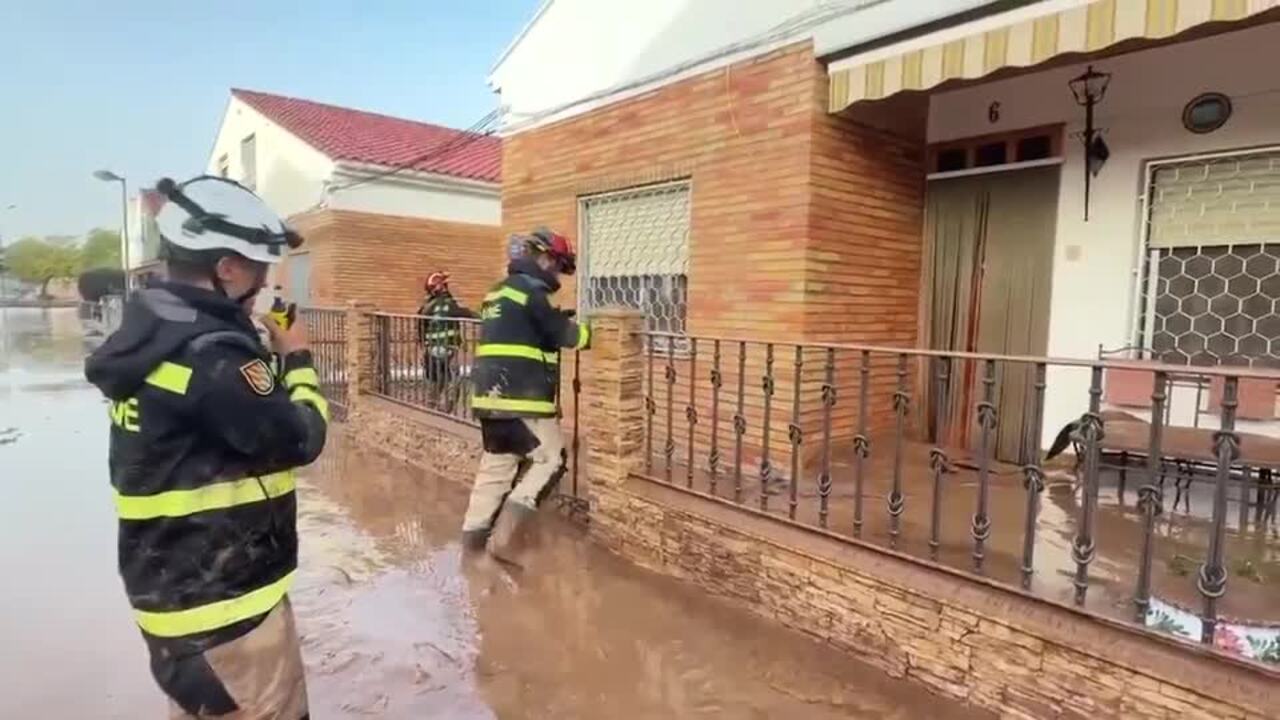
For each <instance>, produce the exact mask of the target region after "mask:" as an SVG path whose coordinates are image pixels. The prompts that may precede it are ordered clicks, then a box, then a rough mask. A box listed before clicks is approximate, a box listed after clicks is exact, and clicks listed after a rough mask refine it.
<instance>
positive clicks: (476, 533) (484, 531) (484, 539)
mask: <svg viewBox="0 0 1280 720" xmlns="http://www.w3.org/2000/svg"><path fill="white" fill-rule="evenodd" d="M488 542H489V528H480V529H478V530H463V531H462V551H463V552H464V553H467V554H475V553H478V552H480V551H482V550H484V546H485V545H486V544H487V543H488Z"/></svg>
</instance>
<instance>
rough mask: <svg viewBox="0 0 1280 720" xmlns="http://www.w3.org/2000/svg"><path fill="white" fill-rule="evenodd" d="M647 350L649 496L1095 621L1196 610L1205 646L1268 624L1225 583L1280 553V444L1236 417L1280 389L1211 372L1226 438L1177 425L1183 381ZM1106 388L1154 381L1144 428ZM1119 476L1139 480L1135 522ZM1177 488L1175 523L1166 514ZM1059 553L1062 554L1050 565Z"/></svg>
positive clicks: (921, 356) (1104, 368)
mask: <svg viewBox="0 0 1280 720" xmlns="http://www.w3.org/2000/svg"><path fill="white" fill-rule="evenodd" d="M645 335H646V336H647V337H646V340H647V342H645V343H644V355H643V358H642V361H643V362H644V363H645V364H646V368H645V370H644V371H643V373H642V376H643V377H644V378H645V380H644V407H645V411H646V413H647V420H646V422H645V424H644V426H643V427H644V433H645V438H644V442H643V447H644V451H645V453H646V458H645V462H644V463H643V464H642V467H643V471H642V475H644V476H646V477H648V478H649V479H651V480H654V481H656V482H662V483H668V484H671V485H673V486H674V487H678V488H682V489H685V490H691V491H693V492H695V493H698V494H700V495H703V496H706V497H708V498H711V499H714V500H717V501H720V502H724V503H728V504H731V505H736V506H740V507H742V508H744V509H748V510H751V511H754V512H756V513H764V514H767V515H770V516H772V517H775V518H777V519H778V520H780V521H783V522H788V523H795V524H798V525H803V526H809V527H812V528H816V529H818V530H820V531H822V532H825V533H827V534H830V535H833V536H837V537H841V538H844V539H847V540H853V541H856V540H858V539H861V540H862V541H865V542H872V543H876V544H883V545H885V546H887V547H889V548H891V549H896V550H898V551H899V552H906V553H910V554H917V555H919V556H921V557H923V558H927V559H929V560H932V561H936V562H940V563H943V564H946V565H949V566H952V567H954V568H956V569H958V570H962V571H965V572H969V573H973V574H977V575H982V576H985V577H987V578H989V579H991V580H994V581H997V582H1003V583H1007V584H1009V585H1012V586H1015V587H1019V588H1021V589H1023V590H1027V591H1031V592H1033V593H1038V594H1042V595H1047V596H1051V597H1055V598H1056V597H1064V598H1070V600H1071V601H1072V602H1074V603H1075V604H1077V605H1079V606H1081V607H1084V608H1086V609H1088V610H1090V611H1092V612H1101V613H1109V612H1114V608H1115V607H1125V606H1128V607H1131V608H1133V611H1132V612H1126V613H1125V616H1126V617H1127V618H1129V619H1136V620H1137V621H1138V622H1140V623H1146V624H1148V625H1154V624H1156V623H1155V622H1154V620H1153V617H1154V615H1153V611H1152V610H1151V601H1152V598H1153V597H1155V596H1156V593H1157V592H1158V593H1159V594H1160V597H1162V598H1164V599H1165V600H1166V601H1167V603H1166V604H1169V603H1172V604H1180V605H1182V606H1192V605H1195V606H1198V607H1199V608H1200V610H1199V617H1200V618H1201V621H1202V623H1203V627H1204V631H1203V632H1204V636H1203V638H1202V639H1203V641H1204V642H1211V641H1212V640H1213V633H1214V632H1215V630H1214V627H1215V626H1216V624H1218V623H1220V618H1221V617H1222V615H1223V614H1224V608H1228V610H1227V611H1226V612H1227V614H1231V610H1230V609H1231V608H1245V609H1246V610H1245V611H1243V612H1247V611H1248V610H1247V609H1248V608H1256V607H1257V606H1258V603H1256V602H1252V600H1253V599H1256V597H1257V595H1258V593H1259V592H1264V589H1263V588H1264V586H1262V585H1258V584H1257V583H1251V582H1249V581H1247V580H1240V581H1237V582H1231V581H1229V576H1231V575H1232V574H1233V572H1232V570H1231V568H1232V567H1237V568H1243V567H1247V566H1248V565H1249V563H1250V562H1251V557H1254V556H1256V555H1257V554H1258V553H1260V552H1262V553H1263V554H1265V553H1267V552H1269V553H1272V554H1274V553H1275V552H1276V551H1277V550H1278V549H1280V548H1278V547H1277V539H1276V535H1275V529H1274V528H1275V523H1276V519H1275V516H1276V512H1275V511H1276V504H1277V498H1278V497H1280V486H1277V484H1276V483H1275V482H1274V480H1273V475H1274V471H1277V470H1280V439H1276V440H1271V439H1269V438H1266V437H1263V436H1261V435H1247V436H1242V435H1241V434H1240V433H1239V432H1238V431H1237V430H1236V421H1235V417H1234V415H1235V405H1236V403H1238V392H1239V387H1240V380H1242V379H1249V380H1250V381H1257V380H1260V379H1261V380H1269V381H1271V382H1272V383H1273V384H1274V383H1280V372H1276V371H1270V370H1263V369H1249V368H1235V367H1218V368H1204V369H1203V372H1205V373H1206V374H1208V375H1210V376H1218V377H1221V378H1222V379H1223V382H1224V387H1225V390H1224V392H1223V394H1222V399H1221V403H1220V407H1219V408H1217V409H1216V410H1211V411H1210V414H1213V415H1217V417H1218V420H1217V424H1218V430H1217V431H1216V432H1214V431H1212V430H1209V429H1203V430H1202V429H1198V428H1193V427H1178V426H1171V425H1169V420H1168V415H1167V413H1166V412H1165V409H1166V403H1167V401H1168V397H1167V386H1168V382H1169V376H1170V374H1171V373H1174V372H1176V370H1177V368H1176V367H1172V366H1162V365H1153V364H1151V363H1138V362H1131V361H1101V360H1098V361H1090V360H1063V359H1053V358H1040V357H1010V356H999V355H988V354H975V353H954V352H935V351H925V350H904V349H900V348H878V347H864V346H854V345H824V344H798V343H771V342H761V341H754V340H743V339H737V338H713V337H689V338H687V344H686V345H684V346H683V347H678V346H676V344H675V343H673V342H670V340H671V339H672V338H673V336H672V335H670V334H666V333H645ZM708 348H709V349H710V361H709V362H708V361H707V360H706V355H707V349H708ZM708 365H709V366H710V367H707V366H708ZM788 366H789V367H788ZM1113 370H1123V371H1127V372H1132V371H1135V370H1141V371H1145V372H1147V373H1148V374H1149V375H1150V377H1151V382H1152V391H1151V395H1150V397H1151V407H1150V408H1149V410H1145V411H1135V412H1125V411H1116V410H1114V409H1111V408H1109V407H1107V406H1104V404H1103V387H1104V384H1105V383H1106V381H1107V377H1108V375H1107V373H1108V372H1109V371H1113ZM1051 379H1052V380H1053V381H1054V385H1051V383H1050V380H1051ZM1059 386H1060V387H1059ZM846 399H847V400H846ZM677 405H682V406H683V412H682V413H677V412H676V410H677ZM1067 408H1070V411H1069V413H1068V414H1064V410H1065V409H1067ZM680 415H683V417H684V420H683V422H682V421H681V420H680V419H679V418H680ZM658 418H660V419H661V421H660V422H655V419H658ZM708 418H709V420H708ZM1046 422H1049V423H1054V424H1056V427H1054V426H1051V427H1049V428H1046V427H1045V424H1046ZM1063 423H1066V425H1067V426H1066V427H1065V428H1064V429H1063V431H1062V432H1061V433H1055V432H1054V431H1055V430H1057V427H1061V426H1062V424H1063ZM784 424H785V426H786V428H787V431H786V433H779V432H775V430H776V429H777V428H778V427H781V426H782V425H784ZM1046 430H1048V431H1049V432H1048V433H1046ZM727 433H729V434H727ZM1055 434H1056V435H1057V436H1058V437H1056V438H1055ZM1171 435H1173V436H1174V437H1175V439H1176V441H1177V442H1176V443H1171V442H1170V439H1169V438H1170V436H1171ZM730 438H731V439H732V443H733V446H732V450H731V451H730V452H726V451H727V450H728V448H727V446H726V443H727V442H728V441H729V440H730ZM810 438H814V440H810ZM1054 439H1058V440H1061V441H1062V442H1063V443H1065V444H1066V445H1067V447H1068V449H1070V448H1072V447H1074V454H1075V457H1076V462H1075V463H1074V464H1073V463H1072V462H1070V460H1069V458H1070V455H1071V453H1070V452H1068V453H1064V454H1063V456H1062V458H1059V459H1055V460H1054V461H1053V462H1052V463H1049V464H1048V465H1047V466H1046V463H1045V459H1044V453H1043V451H1042V449H1041V448H1042V447H1044V446H1045V445H1048V444H1049V441H1051V440H1054ZM881 448H882V449H883V451H880V449H881ZM1131 462H1136V463H1137V464H1136V465H1131ZM1273 462H1274V463H1276V465H1275V466H1274V467H1273V466H1272V465H1270V464H1269V463H1273ZM1122 472H1128V473H1135V474H1140V475H1143V476H1144V477H1143V480H1142V484H1141V489H1140V491H1139V497H1138V502H1137V504H1136V505H1135V506H1133V507H1132V508H1127V507H1126V505H1125V503H1126V499H1125V496H1124V494H1123V492H1122V491H1121V490H1120V489H1119V486H1120V482H1121V481H1120V474H1121V473H1122ZM784 475H785V476H784ZM1170 478H1172V479H1173V480H1174V485H1175V489H1176V490H1177V498H1178V499H1181V500H1182V501H1183V506H1184V508H1185V509H1184V510H1183V511H1182V512H1177V507H1176V505H1175V507H1174V508H1172V509H1171V508H1169V507H1168V504H1167V503H1166V502H1165V499H1164V496H1165V493H1164V489H1165V486H1166V482H1167V480H1168V479H1170ZM726 482H728V483H730V485H729V487H728V488H727V489H726ZM1048 489H1052V490H1053V492H1046V491H1047V490H1048ZM783 493H785V495H783ZM775 496H777V497H778V498H779V499H780V500H781V499H785V502H784V503H782V502H779V503H775V502H772V501H773V500H774V498H775ZM1193 497H1194V498H1195V503H1196V506H1195V507H1194V508H1192V507H1191V502H1192V498H1193ZM869 500H876V501H877V502H878V503H883V505H876V504H870V503H868V501H869ZM1233 505H1234V506H1235V508H1234V509H1235V512H1234V513H1233V512H1231V509H1232V507H1231V506H1233ZM1047 506H1052V508H1053V512H1052V513H1046V512H1045V508H1046V507H1047ZM877 507H878V508H880V509H878V510H877V509H875V508H877ZM1171 510H1172V511H1171ZM1059 537H1066V538H1070V541H1069V553H1067V554H1065V555H1064V554H1063V553H1061V552H1046V550H1048V549H1056V548H1057V547H1059V541H1058V540H1056V538H1059ZM1195 538H1200V541H1198V542H1193V539H1195ZM1188 557H1191V558H1199V563H1198V564H1199V570H1198V571H1193V570H1191V569H1189V568H1188V567H1185V566H1186V565H1187V558H1188ZM1233 563H1234V565H1233ZM1117 568H1119V570H1117ZM1128 571H1131V574H1130V573H1129V572H1128ZM1193 572H1194V574H1195V578H1194V579H1192V578H1190V577H1189V575H1190V574H1192V573H1193ZM1241 572H1243V571H1241ZM1103 576H1105V579H1104V578H1103ZM1126 578H1136V582H1133V581H1130V582H1128V583H1126V582H1125V579H1126ZM1125 585H1127V586H1128V587H1127V588H1124V586H1125ZM1117 594H1119V595H1117ZM1233 598H1238V600H1239V602H1236V603H1233V602H1232V599H1233ZM1237 614H1239V613H1237ZM1276 614H1277V617H1274V618H1260V620H1265V621H1268V622H1276V621H1280V608H1277V613H1276Z"/></svg>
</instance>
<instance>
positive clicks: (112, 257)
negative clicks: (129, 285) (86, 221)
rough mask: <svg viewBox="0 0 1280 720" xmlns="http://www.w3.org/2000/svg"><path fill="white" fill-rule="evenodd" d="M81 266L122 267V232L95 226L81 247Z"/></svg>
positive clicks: (87, 268) (89, 268)
mask: <svg viewBox="0 0 1280 720" xmlns="http://www.w3.org/2000/svg"><path fill="white" fill-rule="evenodd" d="M80 266H81V267H83V268H84V269H85V270H93V269H94V268H118V267H120V232H119V231H117V230H104V229H102V228H94V229H92V230H90V231H89V234H88V235H86V236H85V239H84V245H83V246H82V247H81V248H80Z"/></svg>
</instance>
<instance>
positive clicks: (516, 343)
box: [471, 273, 591, 419]
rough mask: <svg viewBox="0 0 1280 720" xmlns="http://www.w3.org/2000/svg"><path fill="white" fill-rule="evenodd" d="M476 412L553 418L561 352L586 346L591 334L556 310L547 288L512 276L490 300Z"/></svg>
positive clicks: (480, 347)
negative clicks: (551, 302)
mask: <svg viewBox="0 0 1280 720" xmlns="http://www.w3.org/2000/svg"><path fill="white" fill-rule="evenodd" d="M480 317H481V319H482V320H483V321H484V323H483V326H482V328H481V331H480V339H479V342H478V343H477V345H476V363H475V370H474V373H473V378H474V383H475V389H474V392H473V394H472V398H471V408H472V411H473V412H474V413H475V415H476V417H477V418H480V419H486V418H494V419H496V418H509V417H554V416H555V415H556V413H557V411H558V408H557V405H556V396H557V391H558V389H559V379H560V349H561V348H582V347H586V346H587V344H588V343H589V342H590V338H591V332H590V329H589V328H588V327H587V326H586V325H585V324H583V325H579V324H578V323H576V322H574V321H573V320H571V319H570V318H569V317H568V316H567V315H566V314H565V313H564V312H562V311H560V310H559V309H557V308H553V307H552V306H551V304H550V300H549V297H548V293H547V288H546V286H545V285H544V284H543V283H542V282H540V281H538V280H537V279H535V278H532V277H530V276H528V275H524V274H520V273H513V274H511V275H510V276H509V277H508V278H507V279H506V280H505V281H503V282H502V283H500V284H498V285H497V286H495V287H494V288H493V290H492V291H491V292H490V293H489V294H488V295H486V296H485V299H484V304H483V305H482V306H481V310H480Z"/></svg>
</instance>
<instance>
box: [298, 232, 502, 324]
mask: <svg viewBox="0 0 1280 720" xmlns="http://www.w3.org/2000/svg"><path fill="white" fill-rule="evenodd" d="M291 222H292V223H293V225H294V226H295V227H296V228H297V229H298V231H299V232H301V233H302V234H303V235H304V236H305V237H306V239H307V245H306V247H307V249H308V250H309V251H310V253H311V298H312V303H313V304H316V305H341V304H345V303H347V302H349V301H352V300H359V301H364V302H370V303H373V304H375V305H376V306H377V307H378V308H379V309H381V310H386V311H388V312H413V311H414V310H417V308H418V306H419V305H420V304H421V302H422V282H423V280H424V279H425V278H426V276H427V275H428V274H429V273H431V272H433V271H435V270H445V271H447V272H448V273H449V274H450V276H451V280H450V285H451V287H452V289H453V292H454V295H456V296H458V298H459V299H460V300H462V301H463V302H464V303H466V304H467V305H468V306H470V307H472V308H476V307H478V306H479V303H480V300H481V298H482V297H483V296H484V293H485V292H486V291H487V289H488V288H489V286H491V285H492V284H493V283H494V282H496V281H497V280H498V279H499V271H500V269H501V265H502V260H501V258H502V252H503V249H502V245H501V243H500V242H499V240H498V238H499V229H498V228H496V227H491V226H487V225H471V224H466V223H452V222H440V221H434V220H424V219H421V218H407V217H396V216H393V215H377V214H371V213H359V212H350V211H339V210H319V211H315V212H310V213H306V214H304V215H300V216H296V217H294V218H292V219H291ZM287 263H288V260H286V261H285V265H284V267H283V268H282V272H280V274H279V277H280V278H281V280H282V284H285V283H287V282H288V275H289V273H288V270H287Z"/></svg>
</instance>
